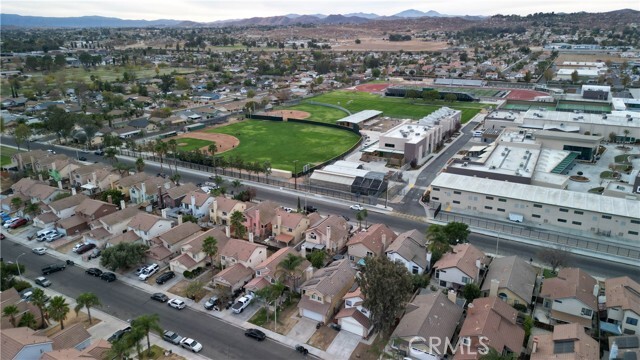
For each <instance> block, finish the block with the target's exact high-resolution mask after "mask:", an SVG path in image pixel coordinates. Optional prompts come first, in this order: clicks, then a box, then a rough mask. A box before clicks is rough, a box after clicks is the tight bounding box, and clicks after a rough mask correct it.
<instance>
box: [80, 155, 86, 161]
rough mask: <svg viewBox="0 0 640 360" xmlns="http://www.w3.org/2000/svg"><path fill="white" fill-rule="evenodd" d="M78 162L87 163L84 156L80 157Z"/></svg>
mask: <svg viewBox="0 0 640 360" xmlns="http://www.w3.org/2000/svg"><path fill="white" fill-rule="evenodd" d="M78 160H80V161H87V158H86V157H84V156H80V157H79V158H78Z"/></svg>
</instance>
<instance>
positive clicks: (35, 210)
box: [24, 202, 40, 219]
mask: <svg viewBox="0 0 640 360" xmlns="http://www.w3.org/2000/svg"><path fill="white" fill-rule="evenodd" d="M24 212H25V213H27V214H29V215H31V218H32V219H33V218H34V217H36V215H38V214H39V213H40V205H39V204H37V203H32V202H30V203H28V204H27V206H25V208H24Z"/></svg>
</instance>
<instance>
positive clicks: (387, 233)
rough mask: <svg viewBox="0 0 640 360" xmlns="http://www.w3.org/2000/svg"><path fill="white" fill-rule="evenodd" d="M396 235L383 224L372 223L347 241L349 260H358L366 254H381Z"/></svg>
mask: <svg viewBox="0 0 640 360" xmlns="http://www.w3.org/2000/svg"><path fill="white" fill-rule="evenodd" d="M396 237H397V235H396V233H394V232H393V230H391V229H389V227H388V226H387V225H385V224H373V225H371V226H370V227H369V228H368V229H366V230H364V231H360V232H357V233H356V234H354V235H353V236H352V237H351V239H349V241H348V242H347V248H348V250H347V254H348V255H349V260H350V261H352V262H358V261H360V260H361V259H363V258H364V257H367V256H381V255H382V254H384V251H385V250H386V249H387V246H389V245H390V244H391V243H392V242H393V241H394V240H395V239H396Z"/></svg>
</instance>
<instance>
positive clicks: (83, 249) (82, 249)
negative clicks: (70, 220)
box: [76, 243, 96, 255]
mask: <svg viewBox="0 0 640 360" xmlns="http://www.w3.org/2000/svg"><path fill="white" fill-rule="evenodd" d="M95 247H96V244H91V243H89V244H84V245H82V246H80V247H79V248H78V250H76V254H78V255H82V254H84V253H86V252H87V251H89V250H92V249H94V248H95Z"/></svg>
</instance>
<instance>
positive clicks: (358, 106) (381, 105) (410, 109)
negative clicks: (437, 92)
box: [292, 91, 486, 123]
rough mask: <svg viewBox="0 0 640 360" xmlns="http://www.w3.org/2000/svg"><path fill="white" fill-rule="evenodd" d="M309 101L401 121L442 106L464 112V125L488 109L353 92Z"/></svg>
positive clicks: (303, 103)
mask: <svg viewBox="0 0 640 360" xmlns="http://www.w3.org/2000/svg"><path fill="white" fill-rule="evenodd" d="M309 100H311V101H316V102H320V103H326V104H334V105H338V106H342V107H344V108H346V109H348V110H349V111H351V112H352V113H356V112H358V111H362V110H380V111H382V112H383V114H384V116H389V117H393V118H399V119H403V118H410V119H415V120H417V119H421V118H423V117H425V116H426V115H429V114H430V113H432V112H434V111H436V110H438V109H440V107H442V106H448V107H450V108H452V109H456V110H461V111H462V123H466V122H467V121H469V120H470V119H471V118H473V117H474V116H475V115H476V114H477V113H478V112H480V110H481V109H483V108H484V107H486V105H482V104H478V103H466V102H454V103H449V102H444V101H434V102H425V101H423V100H416V99H404V98H392V97H382V96H379V95H375V94H370V93H365V92H353V91H334V92H331V93H327V94H323V95H320V96H316V97H313V98H311V99H309ZM301 105H309V104H305V101H303V102H302V104H301ZM297 106H300V105H297ZM292 108H293V107H292ZM307 111H309V112H310V113H311V119H313V118H314V116H315V114H314V112H313V110H311V111H310V110H307ZM340 117H344V115H340ZM338 119H339V118H338ZM335 120H337V119H335Z"/></svg>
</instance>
